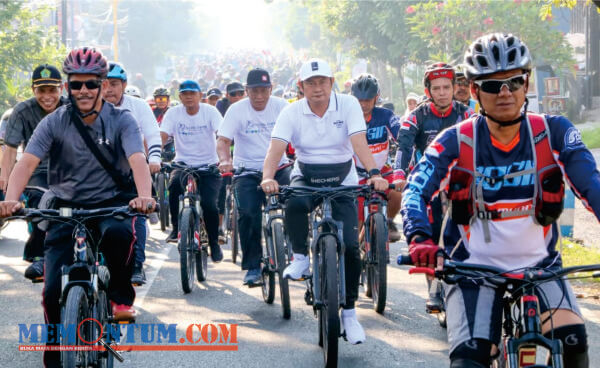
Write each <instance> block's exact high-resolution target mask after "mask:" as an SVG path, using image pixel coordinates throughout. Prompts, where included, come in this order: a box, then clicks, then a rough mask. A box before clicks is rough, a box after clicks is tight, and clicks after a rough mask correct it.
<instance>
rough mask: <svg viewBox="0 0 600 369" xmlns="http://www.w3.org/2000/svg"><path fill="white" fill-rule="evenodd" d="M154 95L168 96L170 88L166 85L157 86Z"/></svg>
mask: <svg viewBox="0 0 600 369" xmlns="http://www.w3.org/2000/svg"><path fill="white" fill-rule="evenodd" d="M152 96H154V97H157V96H167V97H169V90H167V89H166V88H164V87H157V88H156V89H155V90H154V92H153V93H152Z"/></svg>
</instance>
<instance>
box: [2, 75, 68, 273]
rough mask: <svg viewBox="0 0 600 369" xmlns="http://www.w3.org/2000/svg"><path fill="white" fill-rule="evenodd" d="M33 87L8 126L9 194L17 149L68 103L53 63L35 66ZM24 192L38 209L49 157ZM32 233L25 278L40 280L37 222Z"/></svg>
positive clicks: (41, 248) (6, 171) (40, 247)
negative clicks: (43, 122) (30, 95)
mask: <svg viewBox="0 0 600 369" xmlns="http://www.w3.org/2000/svg"><path fill="white" fill-rule="evenodd" d="M31 89H32V91H33V95H34V97H32V98H31V99H28V100H26V101H23V102H21V103H19V104H17V106H15V108H14V109H13V112H12V114H11V115H10V119H9V120H8V122H7V125H6V132H5V136H4V155H3V157H2V171H1V172H0V187H1V188H0V189H1V190H2V191H3V192H4V193H6V187H7V186H8V178H9V177H10V174H11V172H12V170H13V166H14V165H15V160H16V157H17V148H18V147H19V146H20V145H21V144H23V145H24V146H27V144H28V143H29V140H30V139H31V135H32V134H33V131H34V130H35V128H36V127H37V126H38V124H39V122H40V121H41V120H42V118H44V117H45V116H46V115H48V114H50V113H52V112H53V111H55V110H56V109H58V108H59V107H60V106H62V105H63V104H65V103H66V102H67V99H65V98H64V97H61V93H62V77H61V75H60V72H59V71H58V69H57V68H56V67H54V66H51V65H48V64H43V65H40V66H38V67H37V68H35V69H34V71H33V73H32V75H31ZM27 187H28V188H26V189H25V191H24V193H25V197H26V198H27V203H26V204H27V207H29V208H36V207H37V206H38V204H39V202H40V199H41V198H42V195H43V194H44V192H45V191H46V190H47V189H48V159H44V160H43V161H42V162H41V163H40V165H39V166H38V167H37V168H36V169H35V171H34V172H33V174H32V175H31V179H30V180H29V183H27ZM30 227H31V234H30V236H29V239H28V240H27V242H26V243H25V250H24V252H23V258H24V259H25V260H28V261H31V262H32V263H31V265H30V266H28V267H27V269H25V277H26V278H28V279H31V280H34V281H35V280H40V279H42V278H43V277H44V237H45V233H44V232H43V231H42V230H40V229H39V228H38V226H37V224H36V223H30Z"/></svg>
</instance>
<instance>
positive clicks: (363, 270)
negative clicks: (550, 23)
mask: <svg viewBox="0 0 600 369" xmlns="http://www.w3.org/2000/svg"><path fill="white" fill-rule="evenodd" d="M365 232H366V226H365V224H364V223H363V225H362V227H361V229H360V230H359V232H358V234H359V245H358V246H359V250H360V283H361V284H362V285H363V286H364V287H365V296H367V297H368V298H371V297H372V296H373V294H372V292H371V283H370V279H369V277H368V275H367V274H368V272H369V270H368V267H367V265H368V263H369V261H368V260H367V245H366V243H367V235H366V234H365ZM360 235H362V238H360Z"/></svg>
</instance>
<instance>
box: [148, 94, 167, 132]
mask: <svg viewBox="0 0 600 369" xmlns="http://www.w3.org/2000/svg"><path fill="white" fill-rule="evenodd" d="M152 96H153V97H154V103H155V104H156V107H154V108H153V109H152V112H153V113H154V118H156V121H157V122H158V125H159V126H160V123H161V122H162V119H163V117H164V116H165V113H166V112H167V110H169V98H170V96H169V91H168V90H167V89H166V88H164V87H157V88H156V89H155V90H154V92H153V93H152Z"/></svg>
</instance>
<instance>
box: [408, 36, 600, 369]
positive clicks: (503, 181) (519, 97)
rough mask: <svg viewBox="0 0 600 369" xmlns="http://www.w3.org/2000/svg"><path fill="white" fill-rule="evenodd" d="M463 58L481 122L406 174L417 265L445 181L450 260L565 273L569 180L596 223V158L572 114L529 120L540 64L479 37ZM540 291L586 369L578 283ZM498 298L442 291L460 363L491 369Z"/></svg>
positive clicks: (464, 289)
mask: <svg viewBox="0 0 600 369" xmlns="http://www.w3.org/2000/svg"><path fill="white" fill-rule="evenodd" d="M464 61H465V64H466V70H465V74H466V76H467V78H468V79H469V80H470V88H471V95H472V96H474V97H476V99H477V101H478V102H479V104H480V107H481V109H480V115H478V116H474V117H473V118H471V119H468V120H466V121H465V122H462V123H460V124H459V125H458V126H457V127H456V128H455V129H447V130H445V131H444V132H442V133H441V134H440V135H439V136H438V137H437V138H436V140H435V141H434V142H433V143H432V144H431V145H430V146H429V149H427V151H426V152H425V155H424V156H423V157H422V158H421V160H420V161H419V162H418V164H417V165H416V166H415V168H414V169H413V172H412V173H411V175H410V177H409V181H408V186H407V189H406V190H405V192H404V197H403V200H402V215H403V219H404V233H405V235H406V239H407V240H408V243H409V252H410V255H411V258H412V259H413V262H414V263H415V265H419V266H433V265H434V264H435V263H436V256H435V254H436V252H438V250H439V247H438V246H437V245H436V242H435V240H434V239H433V238H432V236H433V231H432V228H431V224H430V222H429V220H428V216H427V212H426V207H427V204H428V203H430V199H431V197H432V196H433V194H434V193H435V192H436V191H437V190H438V189H439V188H440V184H441V185H442V186H446V185H445V183H446V181H444V178H449V183H448V186H447V187H448V189H449V193H448V196H449V198H450V200H451V201H452V219H450V220H449V221H448V228H447V229H446V230H445V232H444V244H445V245H447V247H446V251H447V252H449V253H450V255H451V257H452V258H453V259H455V260H459V261H463V260H464V261H466V262H470V263H477V264H483V265H490V266H494V267H498V268H502V269H506V270H518V268H524V267H533V266H538V267H552V266H560V265H561V257H560V254H559V253H558V251H557V250H556V242H557V239H558V237H559V232H560V230H559V228H558V226H557V223H556V219H557V218H558V216H559V214H560V210H562V198H563V191H564V187H563V186H564V184H563V177H564V178H566V179H567V180H568V182H569V184H570V186H571V188H572V189H573V191H574V192H575V193H576V194H577V196H578V197H579V198H580V199H581V200H582V201H583V203H584V204H585V205H586V207H587V208H588V209H589V210H591V211H593V213H594V214H595V215H596V218H598V219H600V196H598V194H599V193H600V173H599V172H598V170H597V168H596V163H595V161H594V158H593V156H592V155H591V153H590V152H589V151H588V150H587V148H586V147H585V145H584V144H583V142H582V141H581V135H580V133H579V131H578V130H577V129H576V128H575V127H574V126H573V124H572V123H571V122H570V121H568V120H567V119H566V118H564V117H561V116H552V115H545V114H544V115H539V114H533V113H529V112H527V98H526V94H527V89H528V87H529V82H530V81H529V76H530V72H531V67H532V60H531V55H530V53H529V50H528V48H527V46H526V45H525V44H524V43H523V42H522V41H521V40H519V38H517V37H516V36H514V35H511V34H501V33H494V34H489V35H486V36H482V37H480V38H478V39H477V40H476V41H475V42H473V43H472V44H471V46H470V47H469V48H468V50H467V51H466V53H465V57H464ZM523 105H525V107H524V108H523ZM475 146H476V147H475ZM542 167H544V168H542ZM475 168H476V169H475ZM542 169H545V170H542ZM465 170H466V172H465ZM469 171H470V172H469ZM473 177H475V178H473ZM442 182H444V183H442ZM471 204H472V206H471ZM473 207H476V210H477V211H476V212H474V210H473V209H474V208H473ZM538 289H539V294H540V296H541V297H540V308H541V313H542V314H541V319H542V331H543V333H544V334H545V335H546V336H547V337H550V336H551V335H552V336H553V337H554V338H558V339H560V340H562V342H563V348H564V365H565V367H583V366H585V367H587V366H588V364H589V362H588V356H587V347H588V344H587V337H586V331H585V326H584V321H583V318H582V316H581V312H580V310H579V307H578V306H577V303H576V300H575V297H574V295H573V292H572V290H571V287H570V286H569V284H568V283H567V281H565V280H558V281H555V282H552V283H545V284H543V285H541V286H539V287H538ZM502 296H503V291H501V289H495V288H493V287H490V286H487V285H481V284H476V283H472V282H468V281H464V282H461V283H458V284H456V285H450V286H449V287H447V288H446V307H447V308H446V314H447V325H448V340H449V343H450V362H451V366H452V367H475V366H482V367H483V366H489V361H490V347H491V346H492V345H497V344H498V343H499V341H500V335H501V331H502V326H501V322H502V309H501V308H500V307H501V306H502V304H501V299H502ZM550 315H551V319H550ZM551 327H553V330H552V331H551Z"/></svg>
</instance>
